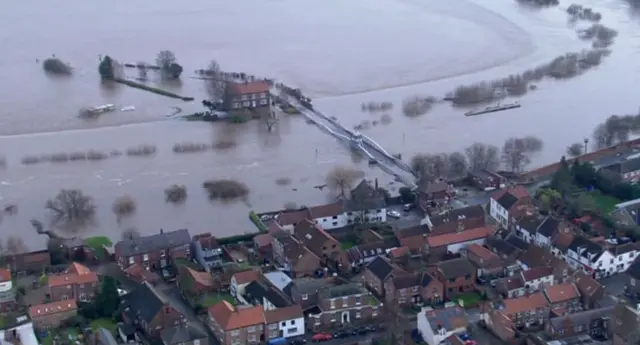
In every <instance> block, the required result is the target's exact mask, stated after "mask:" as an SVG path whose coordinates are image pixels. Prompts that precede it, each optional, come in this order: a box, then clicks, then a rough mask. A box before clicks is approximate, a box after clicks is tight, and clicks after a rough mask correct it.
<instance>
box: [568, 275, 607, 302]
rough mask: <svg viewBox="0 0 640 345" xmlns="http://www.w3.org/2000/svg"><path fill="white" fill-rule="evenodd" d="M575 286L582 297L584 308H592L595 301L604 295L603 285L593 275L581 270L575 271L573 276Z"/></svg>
mask: <svg viewBox="0 0 640 345" xmlns="http://www.w3.org/2000/svg"><path fill="white" fill-rule="evenodd" d="M574 282H575V283H576V287H577V288H578V291H579V292H580V296H581V297H582V304H583V305H584V306H585V307H586V308H593V307H595V305H596V302H597V301H599V300H601V299H602V297H604V286H602V284H600V283H598V281H597V280H595V279H594V278H593V277H591V276H589V275H587V274H584V273H582V272H579V273H576V276H575V278H574Z"/></svg>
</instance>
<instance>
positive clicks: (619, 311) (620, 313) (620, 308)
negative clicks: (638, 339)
mask: <svg viewBox="0 0 640 345" xmlns="http://www.w3.org/2000/svg"><path fill="white" fill-rule="evenodd" d="M612 321H613V322H611V325H612V328H613V333H615V334H617V335H618V336H619V337H620V338H622V339H623V340H627V339H629V338H631V335H632V334H634V332H638V330H640V327H639V326H640V317H638V315H637V314H636V313H635V312H633V311H632V310H631V309H630V307H629V306H627V305H625V304H618V305H616V306H615V307H614V308H613V320H612Z"/></svg>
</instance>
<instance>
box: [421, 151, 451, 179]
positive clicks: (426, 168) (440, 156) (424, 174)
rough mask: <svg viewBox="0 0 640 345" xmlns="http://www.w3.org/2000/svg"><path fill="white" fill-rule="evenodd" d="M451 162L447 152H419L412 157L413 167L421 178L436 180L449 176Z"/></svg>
mask: <svg viewBox="0 0 640 345" xmlns="http://www.w3.org/2000/svg"><path fill="white" fill-rule="evenodd" d="M449 163H450V161H449V155H448V154H446V153H437V154H418V155H416V156H414V157H413V158H411V169H412V170H413V171H414V173H415V174H416V175H417V176H418V178H419V179H426V180H434V179H438V178H441V177H445V176H447V174H448V173H449Z"/></svg>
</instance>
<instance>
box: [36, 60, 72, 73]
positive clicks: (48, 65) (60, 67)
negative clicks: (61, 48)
mask: <svg viewBox="0 0 640 345" xmlns="http://www.w3.org/2000/svg"><path fill="white" fill-rule="evenodd" d="M42 68H44V70H45V71H46V72H49V73H52V74H59V75H71V74H72V73H73V68H71V66H69V65H68V64H66V63H64V62H62V60H60V59H58V58H48V59H46V60H44V61H43V62H42Z"/></svg>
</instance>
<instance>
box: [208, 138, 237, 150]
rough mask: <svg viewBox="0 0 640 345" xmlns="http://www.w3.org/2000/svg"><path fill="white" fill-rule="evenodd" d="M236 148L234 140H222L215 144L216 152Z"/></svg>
mask: <svg viewBox="0 0 640 345" xmlns="http://www.w3.org/2000/svg"><path fill="white" fill-rule="evenodd" d="M234 147H236V142H235V141H232V140H220V141H217V142H215V143H214V144H213V148H214V149H216V150H226V149H231V148H234Z"/></svg>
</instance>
